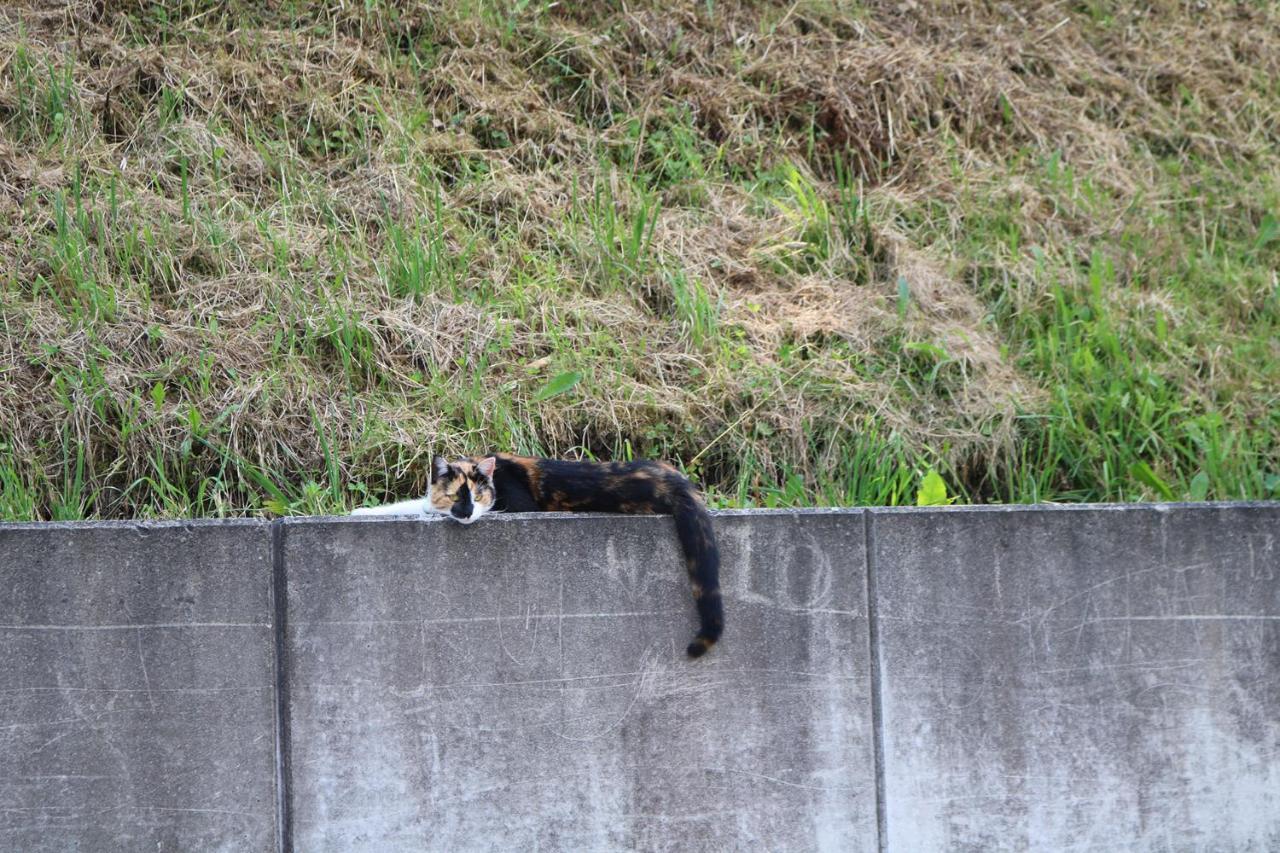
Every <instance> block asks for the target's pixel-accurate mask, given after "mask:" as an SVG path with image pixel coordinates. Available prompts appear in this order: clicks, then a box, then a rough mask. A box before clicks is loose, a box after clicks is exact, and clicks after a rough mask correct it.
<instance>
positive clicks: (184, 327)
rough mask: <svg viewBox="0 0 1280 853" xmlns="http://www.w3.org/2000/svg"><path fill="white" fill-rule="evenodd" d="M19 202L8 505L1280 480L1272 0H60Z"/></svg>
mask: <svg viewBox="0 0 1280 853" xmlns="http://www.w3.org/2000/svg"><path fill="white" fill-rule="evenodd" d="M0 223H3V226H2V228H3V230H2V231H0V260H2V261H3V265H2V266H0V517H8V518H79V517H103V518H115V517H136V516H144V517H145V516H174V515H241V514H252V513H258V512H262V511H267V512H270V513H292V512H327V511H342V510H345V509H347V508H349V507H350V506H352V505H354V504H359V503H363V502H373V501H376V500H381V499H383V498H385V497H387V496H397V497H400V496H404V495H406V494H410V493H420V492H421V490H423V488H424V483H425V478H426V475H427V467H428V466H427V461H428V460H429V458H430V454H431V453H432V452H433V451H442V452H446V453H450V454H456V453H464V452H477V451H480V450H483V449H509V450H515V451H519V452H525V453H532V454H546V455H566V456H583V457H594V458H600V459H604V458H627V457H633V456H634V457H641V456H645V457H658V458H665V459H669V460H672V461H673V462H676V463H677V464H679V465H681V466H682V467H683V468H684V470H686V471H687V472H688V473H689V474H690V475H691V476H694V477H695V478H696V479H698V480H699V481H700V482H701V483H702V484H704V486H706V487H707V488H708V489H709V491H710V492H711V494H712V497H713V501H714V502H715V503H716V504H718V505H748V506H750V505H769V506H776V505H804V504H854V503H857V504H896V503H914V502H915V501H916V500H917V498H918V492H920V490H921V484H922V483H927V484H928V488H926V489H924V495H923V497H924V498H928V499H933V500H943V499H947V500H951V499H955V500H959V501H961V502H966V501H968V502H1014V501H1043V500H1050V501H1086V500H1087V501H1118V500H1146V499H1193V500H1198V499H1206V498H1208V499H1259V498H1273V499H1274V498H1278V497H1280V462H1278V460H1280V280H1278V278H1277V269H1278V268H1280V4H1276V3H1274V2H1269V1H1268V0H1252V2H1225V0H1224V2H1209V3H1194V2H1172V1H1171V0H1156V2H1137V3H1133V2H1118V0H1117V2H1110V0H1080V2H1066V3H1064V2H1044V3H1037V2H1029V3H1004V2H1000V3H995V2H986V3H984V2H978V3H967V2H966V3H961V2H945V0H944V2H929V3H926V2H915V0H905V2H904V0H885V2H880V1H879V0H872V2H840V1H839V0H796V1H795V2H785V3H724V2H719V0H698V2H682V0H671V2H664V3H648V2H600V3H570V2H560V3H543V2H531V0H517V2H512V3H497V2H488V0H456V1H455V2H448V1H447V0H445V1H444V2H436V3H421V2H409V3H399V2H397V3H392V2H389V0H356V2H342V3H329V4H320V3H306V2H300V0H299V2H277V3H265V4H264V3H257V2H248V0H221V2H219V1H218V0H182V2H168V3H144V2H130V0H93V2H89V0H81V2H71V3H62V2H56V3H55V2H51V0H45V1H44V2H32V0H18V1H17V2H9V3H6V4H4V5H3V7H2V8H0ZM933 472H936V473H933ZM939 475H940V477H941V482H939V480H938V476H939ZM942 483H945V486H946V495H945V498H944V495H943V494H942V492H941V489H940V486H941V484H942Z"/></svg>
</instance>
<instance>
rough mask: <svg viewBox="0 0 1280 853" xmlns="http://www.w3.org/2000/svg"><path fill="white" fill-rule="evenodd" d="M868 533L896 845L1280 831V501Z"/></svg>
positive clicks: (997, 844)
mask: <svg viewBox="0 0 1280 853" xmlns="http://www.w3.org/2000/svg"><path fill="white" fill-rule="evenodd" d="M871 529H872V534H871V538H872V555H873V556H872V569H873V589H874V590H875V600H874V601H873V603H872V606H873V607H874V608H875V609H876V614H877V620H878V621H877V625H878V634H879V646H880V655H879V670H880V677H881V691H882V710H883V716H882V723H883V741H884V774H885V782H884V797H885V804H886V817H887V837H886V841H887V844H888V848H889V849H890V850H991V849H1016V850H1025V849H1039V850H1090V849H1093V850H1115V849H1125V850H1276V849H1280V547H1277V538H1278V537H1280V506H1278V505H1274V504H1273V505H1269V506H1253V507H1244V506H1236V507H1113V508H1082V509H1074V508H1072V509H1068V508H1058V509H1052V510H1048V509H989V510H966V511H950V512H938V511H902V512H876V513H875V514H874V515H873V517H872V528H871Z"/></svg>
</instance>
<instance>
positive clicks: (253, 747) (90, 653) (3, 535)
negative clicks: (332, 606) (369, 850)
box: [0, 523, 275, 853]
mask: <svg viewBox="0 0 1280 853" xmlns="http://www.w3.org/2000/svg"><path fill="white" fill-rule="evenodd" d="M270 582H271V548H270V528H269V526H268V525H266V524H252V523H199V524H185V525H184V524H148V525H125V524H119V525H104V524H98V525H69V524H47V525H0V850H14V851H19V850H21V851H24V853H25V852H26V851H38V850H76V849H79V850H95V851H97V850H153V851H154V850H237V851H240V850H268V849H272V848H273V847H274V838H275V829H274V827H275V820H274V816H275V761H274V751H275V742H274V731H275V725H274V720H275V713H274V710H273V702H274V691H273V685H274V679H273V668H272V639H273V638H272V628H271V618H270V601H269V598H270Z"/></svg>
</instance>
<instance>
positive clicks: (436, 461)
mask: <svg viewBox="0 0 1280 853" xmlns="http://www.w3.org/2000/svg"><path fill="white" fill-rule="evenodd" d="M447 476H449V461H448V460H447V459H445V458H444V457H443V456H440V455H439V454H437V455H435V456H432V457H431V482H433V483H434V482H435V481H436V480H440V479H443V478H445V477H447Z"/></svg>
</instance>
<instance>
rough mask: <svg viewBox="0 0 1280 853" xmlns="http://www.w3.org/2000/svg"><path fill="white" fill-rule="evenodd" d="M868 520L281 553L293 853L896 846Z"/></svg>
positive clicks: (559, 528)
mask: <svg viewBox="0 0 1280 853" xmlns="http://www.w3.org/2000/svg"><path fill="white" fill-rule="evenodd" d="M863 528H864V522H863V518H862V516H861V515H860V514H859V513H856V512H855V513H844V514H832V513H804V514H796V513H778V514H754V515H752V516H750V517H746V516H740V515H724V516H721V517H719V518H718V519H717V520H716V529H717V533H718V536H719V539H720V544H721V548H722V551H723V557H724V570H723V575H724V587H725V598H726V610H727V613H728V629H727V631H726V634H725V637H724V640H723V641H722V643H721V644H720V645H719V646H718V647H717V648H716V649H715V650H714V651H713V652H712V653H711V654H710V655H708V656H707V657H706V658H704V659H703V660H699V661H689V660H688V659H686V657H685V655H684V647H685V645H686V644H687V643H688V641H689V639H690V638H691V637H692V636H693V634H694V632H695V628H696V620H695V617H694V611H693V606H692V602H691V599H690V593H689V588H688V583H687V581H686V579H685V574H684V567H683V561H682V560H681V559H680V557H679V552H678V546H677V544H676V540H675V529H674V525H673V524H672V522H671V520H670V519H669V518H646V517H601V516H595V517H589V518H582V517H576V518H564V517H555V516H536V517H528V516H523V517H522V516H513V517H494V518H486V519H485V520H484V521H483V522H481V523H480V524H477V525H475V526H472V527H462V526H459V525H454V524H450V523H447V522H422V521H384V520H372V519H352V520H348V521H345V522H339V523H333V522H324V523H317V522H301V523H289V524H287V525H285V527H284V534H285V550H284V553H285V559H286V565H287V566H288V567H289V572H288V579H289V580H288V602H289V607H288V621H287V638H288V643H287V655H286V659H285V663H286V668H287V672H288V675H289V690H290V696H291V701H290V706H291V714H290V729H291V734H292V743H293V750H292V771H291V774H292V779H293V784H292V801H293V814H294V825H293V831H294V838H295V841H296V844H297V849H299V850H308V851H314V850H361V849H363V850H375V849H376V850H394V849H401V850H407V849H413V850H426V849H431V850H448V851H459V850H475V849H494V850H530V849H590V850H608V849H646V850H662V849H679V850H699V849H702V850H715V851H723V850H732V849H770V850H789V849H790V850H811V849H831V850H857V849H873V848H874V847H875V846H876V820H875V782H874V761H873V749H872V732H871V703H870V696H869V685H870V680H869V666H868V651H867V625H866V601H865V580H866V578H865V567H864V559H865V549H864V545H863Z"/></svg>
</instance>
